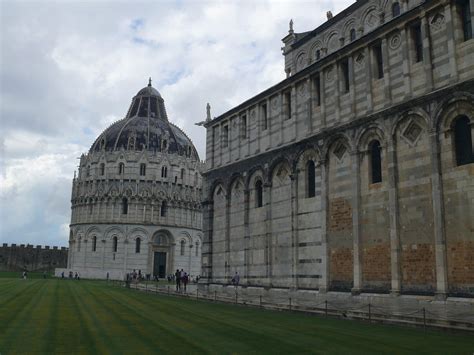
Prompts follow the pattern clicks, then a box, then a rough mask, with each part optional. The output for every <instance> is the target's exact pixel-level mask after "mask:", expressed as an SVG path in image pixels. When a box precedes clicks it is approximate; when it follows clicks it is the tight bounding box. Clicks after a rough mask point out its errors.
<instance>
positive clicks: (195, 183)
mask: <svg viewBox="0 0 474 355" xmlns="http://www.w3.org/2000/svg"><path fill="white" fill-rule="evenodd" d="M198 179H199V176H198V173H195V174H194V186H197V184H198V181H199V180H198Z"/></svg>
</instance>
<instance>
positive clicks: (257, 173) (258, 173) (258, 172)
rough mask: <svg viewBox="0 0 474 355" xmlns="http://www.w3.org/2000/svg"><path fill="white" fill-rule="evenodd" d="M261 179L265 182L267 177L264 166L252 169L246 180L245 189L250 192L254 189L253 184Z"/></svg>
mask: <svg viewBox="0 0 474 355" xmlns="http://www.w3.org/2000/svg"><path fill="white" fill-rule="evenodd" d="M256 177H260V178H261V180H262V182H264V177H265V171H264V169H263V167H262V166H260V165H258V166H254V167H252V168H251V169H250V170H249V171H248V173H247V177H246V178H245V181H244V183H245V189H246V190H249V189H251V188H252V186H253V184H254V183H255V178H256Z"/></svg>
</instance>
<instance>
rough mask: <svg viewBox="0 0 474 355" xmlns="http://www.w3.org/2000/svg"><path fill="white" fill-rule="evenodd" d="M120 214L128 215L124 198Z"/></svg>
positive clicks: (126, 201)
mask: <svg viewBox="0 0 474 355" xmlns="http://www.w3.org/2000/svg"><path fill="white" fill-rule="evenodd" d="M122 214H128V200H127V198H126V197H124V198H123V199H122Z"/></svg>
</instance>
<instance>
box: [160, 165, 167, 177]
mask: <svg viewBox="0 0 474 355" xmlns="http://www.w3.org/2000/svg"><path fill="white" fill-rule="evenodd" d="M167 176H168V167H166V166H163V167H161V177H162V178H165V177H167Z"/></svg>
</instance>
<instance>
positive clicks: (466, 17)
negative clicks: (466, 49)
mask: <svg viewBox="0 0 474 355" xmlns="http://www.w3.org/2000/svg"><path fill="white" fill-rule="evenodd" d="M471 1H473V0H471ZM457 7H458V13H459V17H460V20H461V25H462V32H463V35H464V41H467V40H470V39H471V38H472V15H471V5H470V3H469V0H458V1H457Z"/></svg>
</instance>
